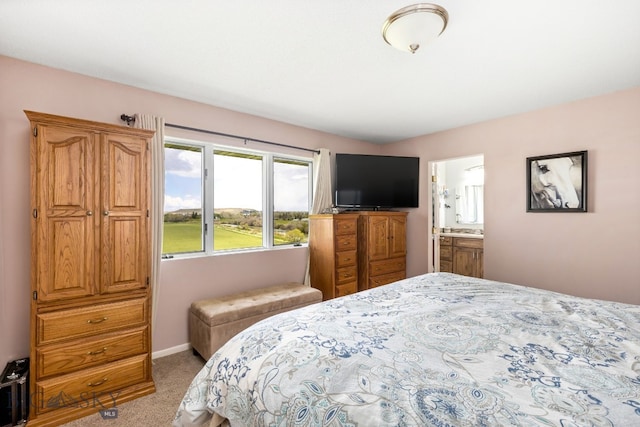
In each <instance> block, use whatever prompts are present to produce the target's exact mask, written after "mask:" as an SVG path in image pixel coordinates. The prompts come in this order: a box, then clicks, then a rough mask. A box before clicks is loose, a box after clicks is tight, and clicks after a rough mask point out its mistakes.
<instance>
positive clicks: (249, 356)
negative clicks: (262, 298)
mask: <svg viewBox="0 0 640 427" xmlns="http://www.w3.org/2000/svg"><path fill="white" fill-rule="evenodd" d="M603 286H606V284H603ZM195 425H212V426H218V425H221V426H222V425H230V426H231V427H239V426H243V427H244V426H274V427H275V426H278V427H285V426H344V427H355V426H503V425H509V426H564V427H569V426H635V425H640V306H635V305H629V304H622V303H614V302H607V301H600V300H592V299H584V298H578V297H574V296H569V295H564V294H559V293H553V292H549V291H544V290H540V289H534V288H528V287H524V286H518V285H513V284H508V283H500V282H495V281H489V280H483V279H475V278H470V277H465V276H459V275H455V274H448V273H431V274H426V275H422V276H418V277H414V278H410V279H406V280H402V281H399V282H395V283H393V284H390V285H386V286H382V287H379V288H375V289H371V290H368V291H364V292H359V293H357V294H353V295H349V296H346V297H342V298H337V299H333V300H329V301H325V302H323V303H319V304H315V305H311V306H308V307H304V308H301V309H297V310H295V311H291V312H287V313H283V314H279V315H276V316H273V317H271V318H269V319H266V320H263V321H261V322H260V323H257V324H255V325H253V326H252V327H249V328H248V329H246V330H245V331H243V332H241V333H240V334H238V335H236V336H235V337H234V338H232V339H231V340H230V341H229V342H227V344H225V345H224V346H223V347H222V348H221V349H220V350H219V351H218V352H217V353H215V354H214V355H213V356H212V357H211V358H210V359H209V360H208V361H207V363H206V365H205V366H204V368H203V369H202V370H201V371H200V373H199V374H198V375H197V376H196V377H195V378H194V380H193V382H192V383H191V385H190V386H189V389H188V390H187V392H186V394H185V396H184V399H183V400H182V402H181V403H180V406H179V408H178V410H177V413H176V417H175V420H174V426H176V427H177V426H195Z"/></svg>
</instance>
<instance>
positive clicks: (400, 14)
mask: <svg viewBox="0 0 640 427" xmlns="http://www.w3.org/2000/svg"><path fill="white" fill-rule="evenodd" d="M448 20H449V14H448V13H447V11H446V10H445V9H444V8H443V7H442V6H438V5H437V4H430V3H420V4H414V5H412V6H407V7H403V8H402V9H399V10H397V11H395V12H394V13H392V14H391V16H389V17H388V18H387V20H386V21H385V22H384V25H383V26H382V37H383V38H384V41H386V42H387V43H389V44H390V45H391V46H393V47H395V48H396V49H399V50H402V51H405V52H411V53H416V51H417V50H418V49H419V48H420V46H425V45H426V44H428V43H429V42H431V41H432V40H434V39H436V38H437V37H438V36H439V35H440V34H442V32H443V31H444V29H445V28H446V27H447V22H448Z"/></svg>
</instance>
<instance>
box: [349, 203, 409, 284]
mask: <svg viewBox="0 0 640 427" xmlns="http://www.w3.org/2000/svg"><path fill="white" fill-rule="evenodd" d="M406 234H407V212H385V211H375V212H360V213H359V216H358V279H359V280H358V281H359V284H358V290H360V291H362V290H365V289H370V288H375V287H377V286H382V285H386V284H388V283H391V282H395V281H397V280H401V279H404V278H406V275H407V273H406V265H407V261H406V256H407V236H406Z"/></svg>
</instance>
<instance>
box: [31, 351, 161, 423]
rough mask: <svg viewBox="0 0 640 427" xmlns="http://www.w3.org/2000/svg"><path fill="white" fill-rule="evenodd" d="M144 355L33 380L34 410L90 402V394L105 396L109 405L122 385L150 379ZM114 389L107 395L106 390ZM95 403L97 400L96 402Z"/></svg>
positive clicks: (91, 395)
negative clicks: (88, 400) (34, 383)
mask: <svg viewBox="0 0 640 427" xmlns="http://www.w3.org/2000/svg"><path fill="white" fill-rule="evenodd" d="M148 363H149V362H148V357H147V355H140V356H134V357H130V358H128V359H125V360H121V361H118V362H112V363H109V364H106V365H102V366H98V367H95V368H89V369H85V370H82V371H79V372H76V373H73V374H67V375H63V376H59V377H54V378H51V379H48V380H44V381H37V382H36V390H35V392H36V393H35V394H34V396H36V402H32V403H31V404H32V405H36V411H37V412H38V413H44V412H47V411H52V410H55V409H60V408H62V407H65V406H73V405H76V406H77V405H79V404H83V403H84V404H93V401H90V402H87V399H93V397H94V396H96V397H100V398H101V399H105V402H103V404H104V405H105V406H107V407H111V406H112V405H113V404H114V402H113V397H116V395H117V394H119V393H118V392H119V391H121V390H122V389H123V388H125V387H128V386H132V385H134V384H139V383H142V382H144V381H147V380H150V378H147V372H149V366H148ZM110 392H114V393H113V395H114V396H111V395H110V394H109V393H110ZM96 403H97V402H96Z"/></svg>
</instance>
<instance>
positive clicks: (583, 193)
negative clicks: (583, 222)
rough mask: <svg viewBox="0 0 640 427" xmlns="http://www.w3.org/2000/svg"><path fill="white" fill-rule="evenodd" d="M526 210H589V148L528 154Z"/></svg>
mask: <svg viewBox="0 0 640 427" xmlns="http://www.w3.org/2000/svg"><path fill="white" fill-rule="evenodd" d="M527 212H587V152H586V151H575V152H572V153H561V154H551V155H547V156H538V157H527Z"/></svg>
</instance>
